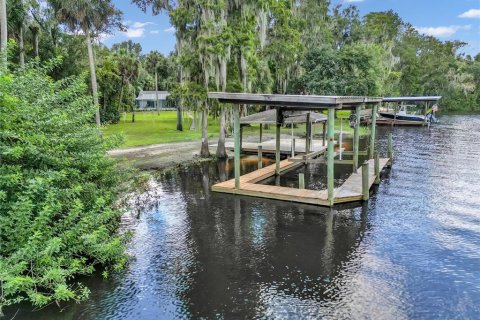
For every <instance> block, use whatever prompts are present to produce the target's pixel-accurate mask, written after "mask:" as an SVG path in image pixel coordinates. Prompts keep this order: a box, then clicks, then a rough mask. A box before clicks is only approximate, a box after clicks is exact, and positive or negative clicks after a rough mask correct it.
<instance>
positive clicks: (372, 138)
mask: <svg viewBox="0 0 480 320" xmlns="http://www.w3.org/2000/svg"><path fill="white" fill-rule="evenodd" d="M377 111H378V106H377V105H374V106H373V109H372V127H371V129H370V131H371V135H370V154H369V159H373V157H374V156H375V138H376V135H377Z"/></svg>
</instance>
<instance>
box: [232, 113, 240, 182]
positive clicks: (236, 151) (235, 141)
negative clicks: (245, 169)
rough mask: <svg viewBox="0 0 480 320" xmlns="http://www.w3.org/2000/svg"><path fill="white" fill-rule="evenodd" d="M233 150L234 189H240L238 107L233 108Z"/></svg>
mask: <svg viewBox="0 0 480 320" xmlns="http://www.w3.org/2000/svg"><path fill="white" fill-rule="evenodd" d="M233 137H234V139H233V149H234V155H235V157H234V171H235V189H237V190H239V189H240V105H238V104H235V105H234V107H233Z"/></svg>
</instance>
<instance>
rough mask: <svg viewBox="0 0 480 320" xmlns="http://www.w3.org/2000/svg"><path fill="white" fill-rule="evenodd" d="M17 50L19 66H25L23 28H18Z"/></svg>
mask: <svg viewBox="0 0 480 320" xmlns="http://www.w3.org/2000/svg"><path fill="white" fill-rule="evenodd" d="M18 49H19V50H20V57H19V58H20V66H21V67H24V66H25V43H24V41H23V26H21V27H20V30H19V32H18Z"/></svg>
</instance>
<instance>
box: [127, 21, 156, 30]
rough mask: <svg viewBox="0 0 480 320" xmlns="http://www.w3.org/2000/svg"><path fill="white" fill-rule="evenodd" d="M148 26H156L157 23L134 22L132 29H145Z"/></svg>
mask: <svg viewBox="0 0 480 320" xmlns="http://www.w3.org/2000/svg"><path fill="white" fill-rule="evenodd" d="M148 25H155V23H153V22H150V21H147V22H138V21H137V22H134V23H133V24H132V25H131V26H130V27H131V28H132V29H141V28H145V27H146V26H148Z"/></svg>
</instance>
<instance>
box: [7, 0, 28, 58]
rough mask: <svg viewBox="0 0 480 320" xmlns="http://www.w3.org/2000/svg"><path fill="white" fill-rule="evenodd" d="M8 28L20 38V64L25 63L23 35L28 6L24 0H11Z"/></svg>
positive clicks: (8, 10) (8, 12)
mask: <svg viewBox="0 0 480 320" xmlns="http://www.w3.org/2000/svg"><path fill="white" fill-rule="evenodd" d="M7 18H8V25H7V28H8V29H10V30H13V33H15V34H16V36H17V39H18V49H19V62H20V66H22V67H23V66H24V65H25V45H24V41H23V36H24V32H25V25H26V24H27V18H28V16H27V8H26V6H25V4H24V2H23V1H22V0H9V1H8V6H7Z"/></svg>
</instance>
